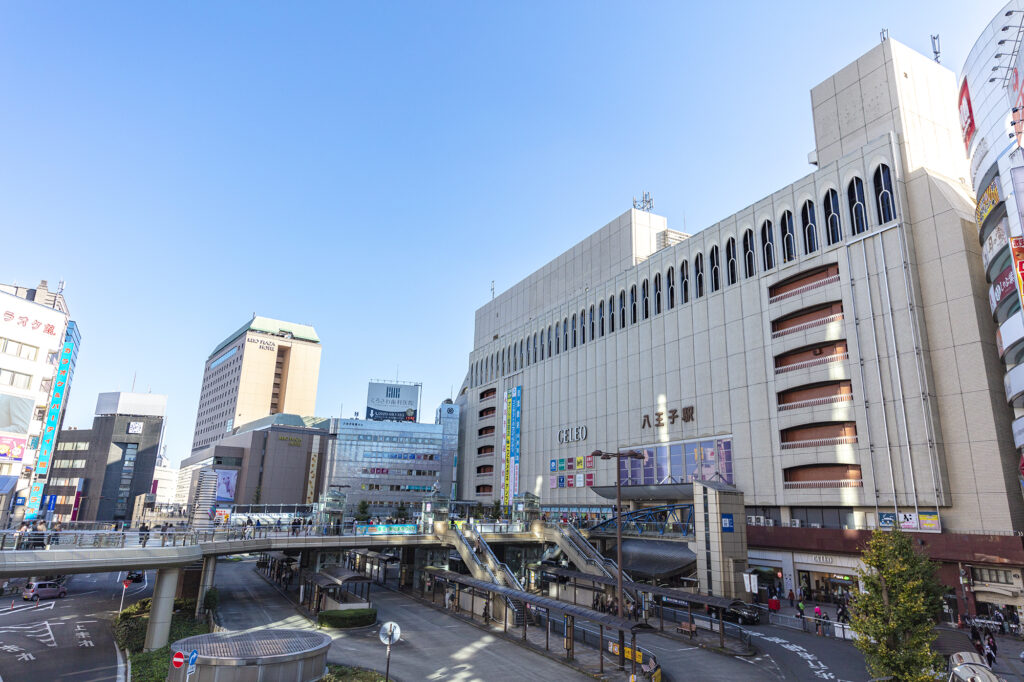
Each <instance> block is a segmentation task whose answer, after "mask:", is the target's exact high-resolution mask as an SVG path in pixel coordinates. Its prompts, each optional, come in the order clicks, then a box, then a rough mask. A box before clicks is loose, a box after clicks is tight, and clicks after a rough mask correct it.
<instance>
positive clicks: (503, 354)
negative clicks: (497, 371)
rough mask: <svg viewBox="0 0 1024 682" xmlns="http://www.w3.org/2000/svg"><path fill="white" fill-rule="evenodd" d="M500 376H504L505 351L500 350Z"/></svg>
mask: <svg viewBox="0 0 1024 682" xmlns="http://www.w3.org/2000/svg"><path fill="white" fill-rule="evenodd" d="M501 376H505V349H504V348H502V349H501Z"/></svg>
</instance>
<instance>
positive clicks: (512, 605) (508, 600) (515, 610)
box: [450, 526, 525, 621]
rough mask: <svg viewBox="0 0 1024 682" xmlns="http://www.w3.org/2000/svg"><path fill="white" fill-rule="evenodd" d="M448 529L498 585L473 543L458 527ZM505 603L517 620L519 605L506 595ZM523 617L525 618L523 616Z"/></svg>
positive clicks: (495, 577)
mask: <svg viewBox="0 0 1024 682" xmlns="http://www.w3.org/2000/svg"><path fill="white" fill-rule="evenodd" d="M450 530H452V531H454V532H455V536H456V537H457V538H458V539H459V541H460V542H462V544H463V546H464V547H465V548H466V549H467V550H468V551H469V554H470V556H472V557H473V561H475V562H476V564H477V566H480V567H481V568H482V569H483V570H484V571H486V572H487V575H489V576H490V577H491V582H492V583H494V584H495V585H500V584H501V582H500V581H499V580H498V577H497V576H496V575H494V571H492V570H491V567H490V566H488V565H487V563H486V562H484V561H481V560H480V557H478V556H477V555H476V550H475V549H473V545H471V544H469V540H467V539H466V536H465V535H464V534H463V532H462V531H461V530H460V529H459V527H458V526H453V527H452V528H451V529H450ZM505 603H506V604H507V605H508V606H509V608H511V609H512V612H513V614H515V615H514V616H513V620H514V621H518V616H519V607H517V606H516V604H515V602H514V601H513V600H512V598H511V597H508V596H506V597H505ZM523 617H524V618H525V616H523Z"/></svg>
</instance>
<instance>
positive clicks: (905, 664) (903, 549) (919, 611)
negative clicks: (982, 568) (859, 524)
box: [850, 529, 943, 682]
mask: <svg viewBox="0 0 1024 682" xmlns="http://www.w3.org/2000/svg"><path fill="white" fill-rule="evenodd" d="M861 558H862V560H863V561H864V566H865V568H864V569H862V570H860V571H858V574H859V576H860V581H861V587H862V588H863V589H864V590H865V591H864V592H860V593H858V594H855V595H854V596H853V600H852V604H851V619H850V626H851V627H852V628H853V631H854V632H856V633H857V635H858V638H857V639H856V640H855V644H856V645H857V648H858V649H860V650H861V653H863V654H864V658H865V659H866V661H867V664H868V670H869V671H870V672H871V676H872V677H878V678H881V677H887V676H891V677H892V678H893V679H895V680H900V682H925V681H926V680H933V679H934V674H935V671H936V670H941V665H942V658H941V657H940V656H939V655H938V654H936V653H935V652H934V651H932V649H931V643H932V642H933V641H934V640H935V633H934V632H932V628H933V627H934V625H935V620H936V618H937V616H938V615H939V613H940V612H941V609H942V593H943V587H942V585H941V583H939V581H938V579H936V577H935V564H934V563H933V562H932V561H930V560H929V559H928V558H927V557H925V556H924V555H922V554H918V553H917V552H916V551H915V550H914V545H913V542H912V540H911V538H910V537H908V536H907V534H906V533H903V532H901V531H900V530H898V529H897V530H892V531H884V530H876V531H875V532H874V533H872V535H871V540H869V541H868V544H867V547H866V548H865V549H864V554H863V556H862V557H861Z"/></svg>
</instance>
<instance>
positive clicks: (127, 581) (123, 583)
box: [121, 580, 131, 588]
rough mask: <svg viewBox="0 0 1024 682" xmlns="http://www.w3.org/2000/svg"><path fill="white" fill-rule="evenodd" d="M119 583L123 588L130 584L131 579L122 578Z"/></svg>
mask: <svg viewBox="0 0 1024 682" xmlns="http://www.w3.org/2000/svg"><path fill="white" fill-rule="evenodd" d="M121 584H122V585H124V586H125V588H127V587H128V586H129V585H131V581H130V580H122V581H121Z"/></svg>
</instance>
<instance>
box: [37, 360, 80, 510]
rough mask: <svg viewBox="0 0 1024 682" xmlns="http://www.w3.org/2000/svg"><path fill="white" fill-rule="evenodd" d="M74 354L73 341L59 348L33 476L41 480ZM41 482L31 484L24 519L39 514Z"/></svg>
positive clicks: (48, 464) (50, 454)
mask: <svg viewBox="0 0 1024 682" xmlns="http://www.w3.org/2000/svg"><path fill="white" fill-rule="evenodd" d="M74 354H75V344H74V342H73V341H65V342H64V346H63V347H62V348H61V352H60V360H59V364H58V365H57V375H56V376H55V377H54V378H53V392H52V393H51V395H50V402H49V404H48V405H47V407H46V422H45V423H44V424H43V437H42V438H41V439H40V441H39V454H38V455H37V456H36V468H35V474H36V476H38V477H41V478H42V479H44V480H45V479H46V476H47V475H48V474H49V473H50V458H51V457H52V456H53V446H54V439H56V437H57V427H58V426H59V425H60V413H61V410H62V409H63V407H64V397H65V395H67V388H68V382H69V381H70V370H71V361H72V358H73V357H74ZM37 485H38V486H39V493H40V494H38V495H37V494H34V491H35V489H36V486H37ZM42 489H43V481H42V480H41V481H39V482H38V483H33V484H32V490H33V493H30V494H29V498H28V503H27V504H26V505H25V518H26V519H34V518H35V517H36V515H37V514H38V513H39V505H40V503H41V502H42Z"/></svg>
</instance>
